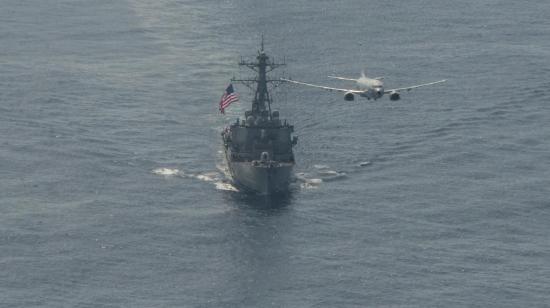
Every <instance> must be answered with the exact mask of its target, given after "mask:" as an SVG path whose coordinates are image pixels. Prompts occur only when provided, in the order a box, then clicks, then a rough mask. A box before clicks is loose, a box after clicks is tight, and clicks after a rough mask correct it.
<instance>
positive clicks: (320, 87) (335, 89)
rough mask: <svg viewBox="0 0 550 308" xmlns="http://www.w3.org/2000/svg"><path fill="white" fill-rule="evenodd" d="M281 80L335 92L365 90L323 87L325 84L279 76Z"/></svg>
mask: <svg viewBox="0 0 550 308" xmlns="http://www.w3.org/2000/svg"><path fill="white" fill-rule="evenodd" d="M281 80H282V81H286V82H291V83H295V84H300V85H304V86H308V87H314V88H319V89H324V90H328V91H337V92H344V93H348V92H351V93H354V94H360V93H364V92H365V91H361V90H353V89H341V88H331V87H325V86H320V85H316V84H311V83H306V82H301V81H296V80H290V79H285V78H281Z"/></svg>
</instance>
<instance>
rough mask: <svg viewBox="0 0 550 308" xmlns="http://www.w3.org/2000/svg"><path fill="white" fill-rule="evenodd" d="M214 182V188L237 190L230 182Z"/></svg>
mask: <svg viewBox="0 0 550 308" xmlns="http://www.w3.org/2000/svg"><path fill="white" fill-rule="evenodd" d="M214 184H216V189H219V190H225V191H239V190H238V189H237V188H236V187H235V186H233V185H231V184H230V183H225V182H216V183H214Z"/></svg>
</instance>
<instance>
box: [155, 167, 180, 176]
mask: <svg viewBox="0 0 550 308" xmlns="http://www.w3.org/2000/svg"><path fill="white" fill-rule="evenodd" d="M153 173H154V174H157V175H164V176H174V175H178V174H180V171H179V170H178V169H170V168H157V169H155V170H153Z"/></svg>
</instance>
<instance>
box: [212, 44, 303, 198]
mask: <svg viewBox="0 0 550 308" xmlns="http://www.w3.org/2000/svg"><path fill="white" fill-rule="evenodd" d="M283 65H285V63H284V61H283V63H276V62H275V61H272V60H271V59H270V58H269V57H268V56H267V54H266V53H265V51H264V43H263V39H262V43H261V48H260V50H259V51H258V56H257V57H256V61H251V62H249V61H245V60H243V59H242V58H241V61H240V62H239V66H244V67H247V68H250V69H252V70H253V71H255V72H256V73H257V77H256V78H251V79H236V78H232V79H231V81H232V82H235V83H240V84H244V85H245V86H247V87H248V88H250V89H251V90H253V91H255V95H254V100H253V101H252V108H251V109H250V110H247V111H246V112H245V114H244V119H243V120H240V119H237V121H236V122H235V123H233V124H231V125H230V126H228V127H226V128H225V129H224V131H223V132H222V139H223V145H224V152H225V159H226V161H227V166H228V169H229V173H230V174H231V177H232V180H233V183H234V184H235V185H236V186H237V187H238V188H239V189H241V190H244V191H246V192H250V193H254V194H259V195H274V194H287V193H288V192H289V184H290V181H291V178H292V168H293V167H294V164H295V161H294V153H293V151H292V148H293V146H295V145H296V143H297V141H298V138H297V137H292V133H293V132H294V126H292V125H290V124H288V123H287V121H286V120H284V121H282V120H281V119H280V118H279V112H278V111H276V110H271V103H272V99H271V96H270V94H269V91H268V85H269V84H271V85H273V86H274V87H276V86H278V85H279V84H280V83H281V80H280V79H268V77H267V73H268V72H271V71H272V70H274V69H276V68H278V67H280V66H283Z"/></svg>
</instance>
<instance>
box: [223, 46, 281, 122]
mask: <svg viewBox="0 0 550 308" xmlns="http://www.w3.org/2000/svg"><path fill="white" fill-rule="evenodd" d="M239 65H240V66H246V67H248V68H250V69H251V70H253V71H255V72H257V73H258V77H257V78H254V79H252V78H248V79H236V78H232V79H231V81H232V82H237V83H240V84H243V85H245V86H247V87H248V88H250V89H252V90H253V91H255V95H254V101H253V102H252V113H253V114H261V113H262V111H264V110H269V118H270V119H271V96H270V94H269V91H268V88H267V85H268V84H269V83H273V84H277V85H278V84H280V83H281V80H280V79H268V78H267V73H269V72H271V71H272V70H274V69H276V68H278V67H281V66H285V65H286V63H285V62H284V61H283V62H281V63H277V62H275V61H273V60H270V58H269V56H267V55H266V53H265V52H264V36H263V35H262V40H261V44H260V50H259V52H258V56H257V57H256V61H246V60H244V59H243V58H241V61H240V62H239ZM254 84H256V88H255V89H254ZM266 103H267V104H266ZM266 105H267V106H266Z"/></svg>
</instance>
